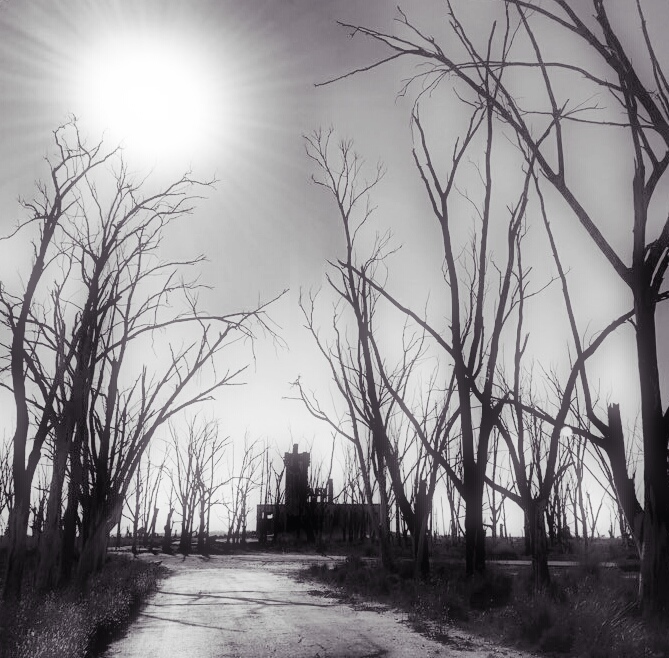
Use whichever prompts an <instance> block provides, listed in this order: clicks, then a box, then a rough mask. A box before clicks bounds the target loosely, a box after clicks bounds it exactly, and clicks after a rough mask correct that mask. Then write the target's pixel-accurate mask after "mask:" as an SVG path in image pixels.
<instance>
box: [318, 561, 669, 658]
mask: <svg viewBox="0 0 669 658" xmlns="http://www.w3.org/2000/svg"><path fill="white" fill-rule="evenodd" d="M515 571H517V572H518V575H516V576H513V577H512V576H511V575H509V573H508V572H506V571H504V570H501V569H496V568H494V567H489V568H488V572H487V573H486V575H485V576H477V577H475V578H472V579H467V578H465V576H464V565H461V564H458V563H453V562H443V563H441V564H440V563H436V564H435V565H434V567H433V570H432V575H431V577H430V578H429V579H428V580H427V581H420V582H417V581H415V580H413V578H412V573H413V570H412V568H411V565H410V564H408V563H406V562H405V563H400V567H399V569H398V572H397V573H387V572H385V571H384V570H383V569H382V568H381V567H380V566H379V565H378V563H377V562H376V561H365V560H361V559H360V558H356V557H349V558H348V559H347V560H346V561H345V562H344V563H342V564H339V565H335V566H334V567H333V568H328V567H327V566H325V565H323V566H319V567H317V566H313V567H311V568H310V570H309V571H308V574H307V575H308V576H309V577H311V578H315V579H317V580H319V581H321V582H325V583H327V584H329V585H331V586H332V587H334V588H336V590H337V591H338V592H339V593H340V595H341V596H343V597H350V596H354V597H356V598H365V599H372V600H374V601H379V602H382V603H385V604H388V605H390V606H392V607H395V608H398V609H401V610H404V611H405V612H406V613H407V616H408V618H409V620H411V621H414V622H415V623H416V625H417V626H418V627H419V628H425V627H426V624H425V622H430V623H429V624H427V626H428V627H429V628H431V629H434V628H437V629H438V628H445V627H446V626H447V625H448V624H455V625H457V626H459V627H461V628H464V629H465V630H467V631H470V632H472V633H476V634H479V635H481V634H482V635H485V636H487V637H489V638H490V639H491V640H493V641H495V642H498V643H500V644H504V645H507V646H513V647H517V648H523V649H526V650H530V651H534V652H538V653H543V654H546V655H562V656H573V657H576V656H578V657H579V658H635V657H636V656H639V657H644V658H650V657H652V658H660V657H662V656H668V657H669V629H668V628H667V626H666V622H664V621H663V620H661V621H655V622H653V621H648V620H644V619H643V618H642V616H641V614H640V612H639V609H638V607H637V605H636V587H637V585H636V580H635V579H634V578H627V577H625V574H624V573H623V572H622V571H620V570H618V569H608V568H606V569H605V568H602V567H599V566H598V565H597V562H596V561H594V560H585V561H583V563H582V564H581V566H578V567H571V568H567V567H562V568H560V569H559V570H556V572H555V573H554V574H553V579H552V583H551V585H550V587H549V588H547V589H546V590H545V591H543V592H540V593H535V592H533V591H532V588H531V583H530V578H529V570H528V569H527V568H525V570H523V569H522V568H520V569H516V570H515Z"/></svg>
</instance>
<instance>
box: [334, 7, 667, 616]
mask: <svg viewBox="0 0 669 658" xmlns="http://www.w3.org/2000/svg"><path fill="white" fill-rule="evenodd" d="M499 8H500V14H501V17H502V20H503V21H504V22H505V24H506V26H507V27H506V29H503V30H496V29H495V27H492V28H491V30H490V31H488V39H487V42H484V43H480V40H478V39H476V38H475V34H474V33H473V32H471V31H469V30H468V29H467V28H466V27H465V26H464V24H463V23H462V22H461V21H460V20H459V19H458V17H457V15H456V13H455V11H454V8H453V3H451V2H450V1H449V2H448V3H447V9H448V23H447V28H448V37H447V38H446V39H444V40H443V41H441V40H439V39H436V38H433V37H431V36H430V34H429V33H427V32H426V31H421V29H420V28H419V27H417V26H416V25H415V24H414V23H412V22H410V20H409V19H408V18H407V16H406V15H405V14H404V13H402V12H401V11H400V16H399V19H398V20H399V23H400V24H401V27H402V28H403V31H402V32H401V33H400V34H399V35H395V34H388V33H384V32H381V31H379V30H375V29H373V28H367V27H362V26H357V25H356V26H354V25H346V27H347V28H349V29H353V30H354V32H355V34H357V35H366V36H367V37H370V38H372V39H374V40H375V41H377V42H379V43H381V44H383V45H384V46H386V47H387V48H388V49H389V50H390V54H389V55H388V56H387V57H384V58H383V59H382V60H380V61H379V62H377V63H373V64H371V65H366V66H364V67H362V68H361V69H360V71H368V70H370V69H373V68H374V67H376V66H380V65H382V64H383V63H384V62H386V61H388V60H391V59H396V58H398V57H407V58H409V57H410V58H415V59H417V60H418V61H419V62H422V63H425V64H426V65H427V66H426V68H425V69H424V70H423V71H424V73H421V74H419V75H418V76H416V77H418V78H420V80H421V82H422V84H423V88H425V87H427V88H432V87H434V86H435V85H438V84H439V83H440V82H441V81H443V80H446V79H447V80H449V81H451V80H454V79H455V81H456V83H455V87H456V94H457V95H458V97H459V98H461V99H463V101H465V102H467V103H469V104H471V103H472V102H479V103H481V104H483V105H485V106H487V107H489V108H490V109H491V110H492V112H493V113H494V116H495V118H496V120H498V121H499V122H501V123H502V124H503V125H504V127H505V129H506V130H510V131H512V132H513V133H515V135H516V136H517V138H518V140H519V141H520V143H521V144H522V145H523V148H524V149H525V150H526V153H527V156H528V158H529V159H530V160H531V161H532V162H534V163H536V165H537V167H538V169H539V170H540V171H541V179H542V184H545V185H547V186H549V187H550V188H552V190H554V192H556V193H557V195H559V197H560V198H561V199H562V201H563V202H564V204H566V206H567V207H568V208H569V209H570V211H571V213H572V215H573V217H574V219H575V222H576V223H577V224H578V225H580V227H581V228H582V230H583V233H584V235H586V236H587V237H588V239H589V240H590V242H591V244H592V245H593V247H594V248H595V250H596V251H598V252H599V253H600V254H601V255H602V256H603V257H604V259H605V260H606V261H607V262H608V264H609V266H610V272H611V276H612V277H613V280H614V281H618V282H621V283H622V284H623V285H624V286H625V287H626V288H627V290H628V292H629V296H630V297H631V301H632V302H633V303H632V304H631V305H632V306H633V312H632V317H633V319H634V338H635V343H636V352H637V362H638V364H637V365H638V372H639V377H638V383H639V387H640V393H641V425H642V434H643V445H644V507H643V509H642V510H641V513H639V512H638V507H639V505H638V501H637V500H636V496H635V495H633V494H634V492H633V487H630V485H629V476H628V474H627V472H626V471H625V470H624V468H623V466H624V462H622V463H620V464H618V463H616V464H615V466H614V461H616V460H618V459H619V453H620V448H621V447H622V454H623V455H624V437H620V438H619V437H618V432H619V429H620V430H621V427H620V425H619V423H618V420H619V411H618V408H617V407H614V408H611V409H610V410H609V412H608V418H607V419H606V420H604V419H602V418H600V417H599V415H597V413H596V410H595V409H594V408H590V406H589V405H588V408H587V413H588V416H589V418H590V420H591V422H592V423H593V425H594V426H595V427H596V428H597V431H598V436H599V438H600V439H601V441H600V443H601V447H602V449H603V450H605V451H606V452H607V455H608V457H609V459H610V460H611V470H612V473H613V475H614V477H615V478H616V490H617V492H618V495H619V497H620V499H621V505H622V507H623V509H625V513H626V516H627V518H628V521H629V524H630V526H631V527H632V528H633V532H634V534H635V537H637V541H639V543H640V544H641V545H642V546H643V550H642V552H641V554H642V566H641V578H640V598H641V600H642V601H643V603H644V606H645V607H646V609H647V610H648V611H651V612H661V611H664V610H666V608H667V606H669V473H668V469H667V446H668V438H669V432H668V431H667V413H668V411H667V409H666V407H665V406H664V405H663V402H662V391H661V387H660V366H659V360H658V338H657V328H656V311H657V307H658V304H660V303H661V302H662V301H663V300H664V299H665V298H666V294H665V292H664V288H663V284H664V281H665V275H666V271H667V267H668V266H669V250H668V246H669V219H666V218H664V219H660V221H659V223H657V224H656V223H655V222H654V221H653V214H654V210H653V208H654V206H655V205H657V204H656V203H653V202H654V201H655V199H656V198H657V197H658V195H661V194H662V192H661V190H662V189H663V186H662V185H661V183H662V182H663V181H664V180H665V178H666V171H667V167H669V84H668V82H667V74H666V66H665V65H664V63H663V62H662V61H661V60H660V59H659V56H658V53H657V51H656V49H655V47H654V41H655V40H656V39H658V38H661V35H660V36H658V35H657V34H655V33H654V30H655V27H654V22H653V21H648V20H647V17H646V14H645V10H644V8H643V7H642V2H641V0H637V2H636V3H635V4H634V8H635V9H636V27H635V34H636V38H633V37H632V38H633V43H634V44H640V45H641V48H640V49H637V48H636V47H635V48H634V57H632V55H631V50H632V46H631V43H632V42H628V36H629V28H628V22H629V21H628V19H629V14H628V13H625V14H623V16H624V18H625V20H624V25H616V24H614V22H613V20H612V18H611V16H610V15H609V12H608V10H607V8H606V6H605V3H604V0H592V1H591V2H589V3H581V2H576V1H575V0H550V1H549V2H547V3H544V2H541V3H540V2H535V1H534V0H504V2H502V1H501V0H500V2H499ZM660 11H666V8H664V7H662V8H661V9H660ZM492 14H493V12H490V13H488V14H487V15H486V16H483V15H481V16H480V19H481V20H479V21H478V24H477V30H479V32H480V30H481V22H483V21H491V22H492V21H493V20H494V19H493V18H492ZM657 24H660V21H657ZM546 27H548V28H550V29H552V30H554V31H556V33H557V34H558V35H560V37H561V43H562V44H563V46H562V48H561V51H560V54H559V56H558V58H557V59H556V58H554V57H552V56H551V55H550V54H549V47H548V44H546V43H543V42H542V41H541V38H540V36H539V35H540V33H541V30H542V29H544V28H546ZM517 31H520V32H522V34H523V36H524V39H515V41H514V44H513V45H515V49H513V50H512V51H508V52H506V53H505V45H506V44H508V43H509V39H508V37H509V34H516V33H517ZM495 43H501V44H502V45H501V46H498V47H497V48H493V47H491V46H492V45H495ZM500 50H501V52H502V55H503V56H501V57H500V56H499V54H498V53H499V52H500ZM511 68H513V69H514V70H515V71H516V72H517V73H518V74H519V75H521V76H522V78H523V80H524V82H525V84H533V83H534V82H536V83H537V84H538V85H541V87H542V88H543V90H544V92H545V94H544V99H543V100H542V99H539V100H533V101H531V102H530V105H529V106H527V105H526V103H525V101H526V99H525V98H524V97H522V98H521V96H520V95H519V94H517V93H516V92H515V91H514V88H513V86H512V85H511V84H508V85H507V84H506V83H505V82H504V80H503V76H504V72H505V71H507V70H508V69H511ZM350 74H351V73H347V74H344V75H343V76H340V78H341V77H346V76H347V75H350ZM563 76H566V77H567V78H570V76H571V78H574V77H575V78H576V79H575V80H574V83H575V85H574V86H572V85H571V84H569V83H567V84H566V85H559V84H558V77H563ZM449 84H450V82H449ZM574 88H579V89H583V94H582V98H583V99H586V100H582V98H575V97H574V95H573V93H572V90H573V89H574ZM577 96H580V94H577ZM594 96H596V97H597V98H600V99H606V100H605V101H601V100H600V101H599V102H598V103H597V104H593V103H592V102H589V101H588V100H587V99H588V98H592V97H594ZM472 97H473V98H474V99H475V100H474V101H472ZM602 102H603V103H606V102H610V103H611V106H612V108H614V109H613V110H610V111H607V110H604V109H602ZM618 112H622V116H620V114H619V113H618ZM577 124H580V125H581V126H585V127H587V126H588V125H589V126H591V128H592V130H598V131H603V132H606V133H608V134H610V135H616V134H617V133H621V134H623V136H624V137H625V138H627V142H626V143H627V148H625V149H621V150H620V152H619V155H617V160H616V161H614V162H610V165H611V166H614V167H618V166H619V167H620V169H621V171H622V172H623V175H624V176H625V177H627V180H628V189H629V192H630V195H631V199H632V203H631V204H630V206H629V211H628V214H629V225H630V228H631V230H630V231H629V232H628V233H629V235H631V244H630V253H631V258H628V259H626V258H625V257H624V256H621V255H620V254H619V253H618V252H617V251H616V249H615V248H614V246H613V245H612V244H611V242H610V241H609V240H608V239H607V238H606V236H605V235H604V233H603V231H602V229H601V228H600V226H602V225H603V223H604V222H605V221H606V220H607V219H608V216H607V217H605V218H604V219H603V220H599V221H598V218H597V217H596V213H595V211H593V210H588V205H589V204H588V202H587V199H586V198H585V197H584V196H583V195H582V194H581V192H579V190H578V189H577V187H576V186H575V185H574V181H575V180H576V179H577V178H578V177H577V176H574V174H573V170H572V167H573V164H574V163H575V162H578V165H579V166H580V167H582V166H583V161H584V158H586V159H587V158H588V157H589V156H590V153H587V152H585V153H584V152H583V151H582V150H581V149H579V148H578V145H575V146H572V145H574V144H575V142H574V140H572V139H570V137H571V133H570V131H571V129H572V127H573V126H575V125H577ZM568 139H569V140H570V141H569V144H570V146H569V148H568V147H567V140H568ZM607 142H608V140H607V139H601V138H600V139H599V142H598V143H600V144H605V143H607ZM568 174H571V175H568ZM598 192H599V193H601V194H605V193H606V191H604V190H598ZM574 340H575V342H576V345H578V342H579V340H580V338H578V339H577V338H576V337H574ZM578 356H579V355H578V354H577V357H578ZM584 379H585V378H584ZM584 388H588V387H587V383H584ZM465 459H466V460H467V457H466V456H465ZM641 520H643V522H642V523H641Z"/></svg>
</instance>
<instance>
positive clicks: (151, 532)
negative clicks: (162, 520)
mask: <svg viewBox="0 0 669 658" xmlns="http://www.w3.org/2000/svg"><path fill="white" fill-rule="evenodd" d="M157 519H158V508H157V507H155V506H154V508H153V516H152V517H151V524H150V525H149V530H148V533H147V534H148V536H149V544H148V549H149V550H150V551H153V544H154V542H155V541H156V521H157Z"/></svg>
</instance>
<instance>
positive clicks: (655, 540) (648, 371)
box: [634, 281, 669, 614]
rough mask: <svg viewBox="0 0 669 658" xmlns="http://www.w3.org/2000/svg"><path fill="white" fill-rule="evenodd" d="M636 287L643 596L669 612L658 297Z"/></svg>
mask: <svg viewBox="0 0 669 658" xmlns="http://www.w3.org/2000/svg"><path fill="white" fill-rule="evenodd" d="M640 284H641V285H639V284H637V286H638V288H637V289H636V290H635V295H634V306H635V308H634V310H635V316H636V322H637V325H636V345H637V356H638V361H639V383H640V385H641V421H642V427H643V439H644V522H643V548H642V551H641V575H640V580H639V594H640V597H641V600H642V603H643V606H644V610H645V611H646V612H647V613H650V614H663V613H665V612H666V611H667V610H669V477H668V474H667V431H666V428H665V423H664V417H663V412H662V398H661V392H660V378H659V370H658V360H657V335H656V331H655V305H654V304H655V302H654V300H650V299H649V297H651V296H652V295H653V294H654V293H653V292H652V291H651V290H650V286H648V285H644V284H645V282H644V281H641V282H640Z"/></svg>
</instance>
